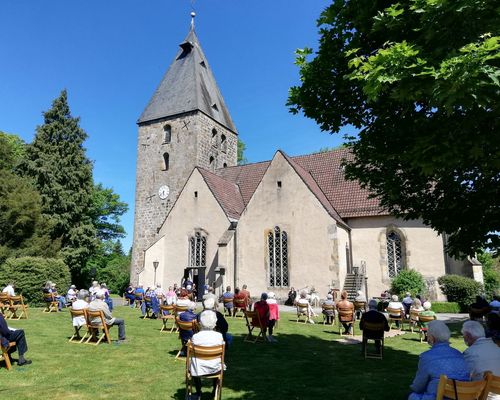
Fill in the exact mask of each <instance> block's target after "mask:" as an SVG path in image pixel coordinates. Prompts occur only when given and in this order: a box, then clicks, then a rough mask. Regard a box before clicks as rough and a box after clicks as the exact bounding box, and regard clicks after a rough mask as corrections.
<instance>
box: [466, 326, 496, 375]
mask: <svg viewBox="0 0 500 400" xmlns="http://www.w3.org/2000/svg"><path fill="white" fill-rule="evenodd" d="M462 335H463V336H464V342H465V344H466V345H467V346H469V348H468V349H466V350H465V351H464V357H465V362H466V363H467V365H468V366H469V369H470V371H471V379H472V380H473V381H479V380H481V379H483V377H484V373H485V372H486V371H491V373H492V374H493V375H496V376H500V347H498V346H497V345H496V344H495V342H494V341H493V340H491V338H487V337H485V336H486V335H485V332H484V328H483V326H482V325H481V324H480V323H479V322H477V321H466V322H464V325H463V327H462Z"/></svg>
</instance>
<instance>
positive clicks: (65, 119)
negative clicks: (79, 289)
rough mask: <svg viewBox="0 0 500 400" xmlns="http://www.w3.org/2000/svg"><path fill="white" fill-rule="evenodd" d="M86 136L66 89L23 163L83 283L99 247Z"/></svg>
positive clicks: (52, 230)
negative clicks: (82, 275) (84, 270)
mask: <svg viewBox="0 0 500 400" xmlns="http://www.w3.org/2000/svg"><path fill="white" fill-rule="evenodd" d="M86 138H87V134H86V133H85V131H84V130H83V129H82V128H80V126H79V118H75V117H73V116H72V115H71V112H70V109H69V106H68V101H67V93H66V91H65V90H64V91H62V92H61V95H60V96H59V97H58V98H57V99H55V100H54V102H53V104H52V108H51V109H50V110H48V111H46V112H45V113H44V124H43V125H41V126H39V127H38V128H37V131H36V135H35V138H34V140H33V142H32V143H31V144H29V145H28V146H27V149H26V156H25V160H24V162H22V163H21V165H20V170H21V171H22V172H23V174H24V175H25V176H27V177H29V178H31V179H32V180H33V182H34V184H35V187H36V188H37V190H38V192H39V193H40V195H41V198H42V215H43V217H44V218H45V220H46V221H47V223H48V226H49V233H50V237H51V239H53V240H59V241H60V243H61V246H62V250H61V251H62V255H63V257H64V259H65V262H66V264H67V265H68V266H69V267H70V269H71V271H72V274H73V278H74V279H76V280H77V281H78V278H77V277H78V274H79V271H80V270H81V268H82V267H83V266H84V265H85V262H86V261H87V259H88V258H89V257H90V255H91V254H92V253H93V251H94V250H95V248H96V245H97V240H96V237H97V235H96V227H95V225H94V221H93V216H92V207H93V191H94V185H93V180H92V163H91V162H90V160H89V159H88V158H87V155H86V152H85V148H84V147H83V143H84V141H85V139H86Z"/></svg>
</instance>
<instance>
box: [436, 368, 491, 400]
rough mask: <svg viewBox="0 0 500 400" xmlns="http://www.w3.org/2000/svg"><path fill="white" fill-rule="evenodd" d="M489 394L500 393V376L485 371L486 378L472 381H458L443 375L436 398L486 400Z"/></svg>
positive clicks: (441, 399)
mask: <svg viewBox="0 0 500 400" xmlns="http://www.w3.org/2000/svg"><path fill="white" fill-rule="evenodd" d="M489 394H500V376H495V375H493V374H492V373H491V372H490V371H487V372H485V374H484V379H482V380H480V381H472V382H463V381H457V380H455V379H449V378H448V377H447V376H446V375H441V377H440V378H439V385H438V389H437V395H436V400H443V399H452V400H458V399H460V400H486V399H488V395H489ZM495 398H496V397H495Z"/></svg>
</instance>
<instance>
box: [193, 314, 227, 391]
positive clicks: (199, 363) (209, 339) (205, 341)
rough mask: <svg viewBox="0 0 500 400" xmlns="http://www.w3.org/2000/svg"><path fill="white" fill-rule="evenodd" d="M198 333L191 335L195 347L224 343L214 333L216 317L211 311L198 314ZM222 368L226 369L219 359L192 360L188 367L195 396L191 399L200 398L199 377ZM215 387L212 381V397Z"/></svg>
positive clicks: (220, 336) (220, 337) (219, 336)
mask: <svg viewBox="0 0 500 400" xmlns="http://www.w3.org/2000/svg"><path fill="white" fill-rule="evenodd" d="M199 320H200V331H199V332H198V333H196V334H194V335H193V337H192V338H191V342H192V343H193V345H195V346H206V347H210V346H217V345H221V344H223V343H224V339H223V338H222V335H221V334H220V333H219V332H216V331H214V328H215V326H216V324H217V317H216V315H215V314H214V313H213V312H212V311H209V310H207V311H203V312H202V313H201V314H200V319H199ZM222 368H224V369H225V368H226V367H225V365H223V363H221V360H220V359H214V360H203V359H197V358H194V357H193V358H192V359H191V364H190V366H189V371H190V373H191V375H192V376H193V380H194V384H195V388H196V394H195V396H196V397H194V396H192V397H191V398H192V399H200V398H201V379H200V378H199V377H200V376H204V375H211V374H215V373H217V372H219V371H220V370H221V369H222ZM216 385H217V380H215V379H214V389H213V392H212V395H214V394H215V388H216Z"/></svg>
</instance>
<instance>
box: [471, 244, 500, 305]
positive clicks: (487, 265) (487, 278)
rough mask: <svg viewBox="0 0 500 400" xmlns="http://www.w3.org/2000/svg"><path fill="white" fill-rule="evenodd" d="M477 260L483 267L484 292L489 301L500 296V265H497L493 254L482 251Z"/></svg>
mask: <svg viewBox="0 0 500 400" xmlns="http://www.w3.org/2000/svg"><path fill="white" fill-rule="evenodd" d="M477 259H478V260H479V262H480V263H481V264H482V265H483V279H484V292H485V294H486V296H487V297H488V299H492V298H493V296H494V295H496V294H500V265H499V264H498V260H497V263H496V264H495V260H494V259H493V257H492V256H491V253H489V252H487V251H482V252H480V253H479V254H478V255H477Z"/></svg>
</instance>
